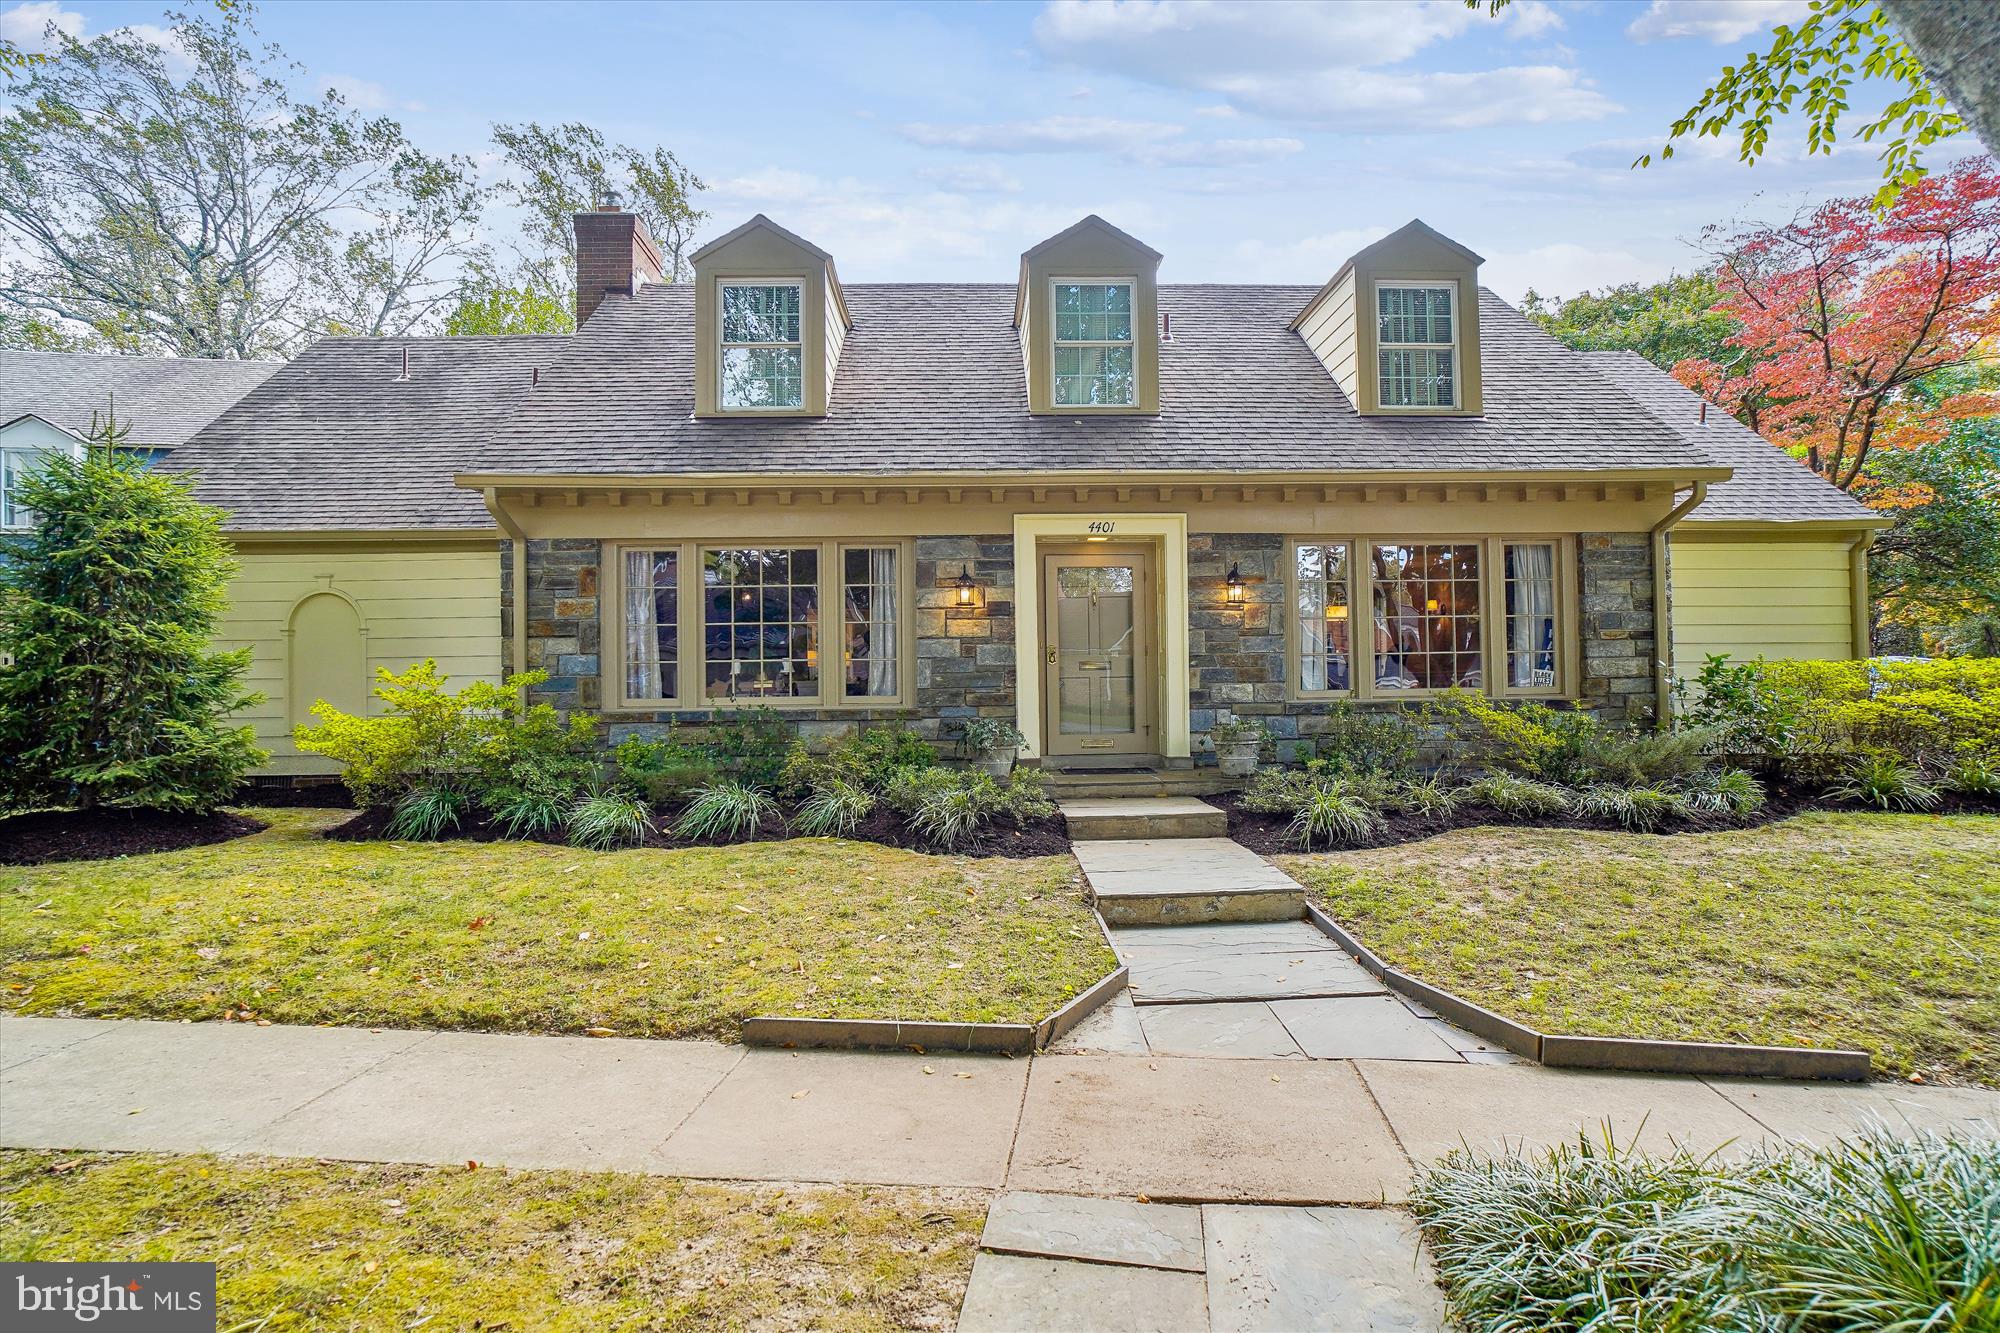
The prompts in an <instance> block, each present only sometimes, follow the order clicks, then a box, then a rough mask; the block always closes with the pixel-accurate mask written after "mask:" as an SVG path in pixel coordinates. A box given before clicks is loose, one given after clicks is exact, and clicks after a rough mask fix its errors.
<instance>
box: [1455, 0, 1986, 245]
mask: <svg viewBox="0 0 2000 1333" xmlns="http://www.w3.org/2000/svg"><path fill="white" fill-rule="evenodd" d="M1508 3H1509V0H1465V7H1466V8H1467V9H1484V10H1486V11H1487V12H1488V13H1492V14H1498V13H1499V12H1500V11H1501V10H1502V9H1505V8H1506V7H1507V5H1508ZM1981 11H1982V7H1980V6H1970V5H1966V4H1964V3H1962V0H1881V3H1879V4H1878V3H1876V2H1875V0H1812V3H1811V9H1810V12H1809V13H1808V14H1807V15H1806V17H1804V18H1803V19H1801V20H1799V22H1797V23H1796V24H1789V23H1781V24H1778V25H1777V26H1776V27H1774V28H1773V29H1772V30H1771V42H1770V45H1769V47H1768V48H1767V49H1766V50H1764V51H1761V52H1759V51H1750V52H1746V53H1745V54H1744V56H1743V59H1742V60H1741V61H1740V62H1739V63H1737V64H1734V65H1724V66H1723V67H1722V72H1721V73H1720V74H1719V75H1717V76H1716V80H1715V82H1714V83H1713V84H1711V85H1709V86H1708V87H1707V88H1705V89H1703V90H1702V94H1701V96H1700V97H1699V98H1697V99H1696V101H1695V104H1694V105H1693V106H1691V107H1689V108H1688V109H1687V111H1686V113H1685V114H1683V115H1682V116H1681V117H1680V118H1679V119H1677V120H1675V121H1674V123H1673V129H1672V132H1671V133H1669V134H1668V136H1667V142H1666V143H1665V144H1664V145H1663V146H1662V147H1661V148H1660V150H1659V151H1658V153H1642V154H1640V156H1639V158H1638V159H1637V160H1636V161H1635V162H1633V163H1632V165H1633V166H1635V167H1646V166H1651V165H1652V164H1653V161H1654V159H1655V158H1656V157H1657V158H1658V159H1659V160H1660V161H1665V160H1667V159H1668V158H1671V157H1672V156H1673V155H1674V145H1675V144H1677V143H1679V142H1680V141H1681V140H1683V139H1685V138H1687V137H1689V136H1691V135H1692V136H1694V137H1697V138H1719V137H1721V136H1722V135H1724V134H1734V135H1736V137H1737V143H1738V151H1737V155H1738V157H1740V158H1741V159H1742V161H1743V162H1744V163H1745V164H1754V163H1755V162H1756V161H1757V160H1758V159H1759V158H1761V157H1763V156H1764V154H1765V152H1766V151H1767V150H1768V149H1769V147H1770V143H1771V126H1772V124H1773V123H1774V122H1775V121H1776V120H1777V118H1778V117H1780V116H1788V115H1790V114H1791V113H1792V111H1793V109H1794V107H1797V108H1798V109H1800V110H1802V111H1803V112H1804V113H1805V121H1806V152H1807V154H1808V155H1811V154H1814V153H1822V154H1828V155H1830V154H1832V152H1833V150H1834V147H1835V145H1836V144H1837V143H1838V142H1839V138H1840V130H1839V127H1840V119H1841V117H1842V116H1843V115H1844V114H1845V113H1846V112H1847V111H1848V109H1849V105H1850V103H1851V101H1852V99H1853V98H1854V97H1855V96H1856V91H1855V85H1856V84H1857V83H1873V84H1876V85H1878V86H1880V87H1882V88H1883V89H1884V90H1885V91H1887V92H1888V93H1889V94H1890V97H1889V101H1888V103H1887V105H1885V106H1884V107H1883V108H1882V110H1881V112H1880V113H1879V114H1878V115H1876V116H1875V118H1874V119H1872V120H1870V121H1868V122H1867V123H1866V124H1864V125H1862V126H1861V128H1860V130H1859V132H1858V134H1857V136H1856V137H1858V138H1859V139H1860V140H1861V141H1862V142H1863V143H1877V142H1879V143H1881V144H1882V152H1881V160H1882V185H1881V188H1880V189H1879V190H1878V191H1877V192H1876V196H1875V202H1876V206H1877V207H1881V208H1886V207H1888V206H1889V205H1890V204H1891V203H1894V202H1895V200H1896V197H1897V196H1898V195H1900V194H1901V193H1902V192H1903V190H1904V189H1905V188H1907V187H1908V186H1909V185H1911V184H1912V183H1914V182H1916V181H1918V180H1921V179H1922V178H1923V176H1924V174H1925V169H1924V165H1923V153H1924V150H1925V149H1926V148H1928V147H1930V146H1931V145H1932V144H1934V143H1936V142H1937V141H1938V140H1940V139H1948V138H1950V137H1952V136H1953V135H1956V134H1960V133H1963V132H1964V131H1965V130H1966V129H1967V128H1968V126H1967V123H1966V121H1965V120H1962V119H1960V117H1959V115H1958V113H1957V112H1956V111H1954V110H1953V109H1952V107H1951V106H1950V105H1948V104H1947V102H1946V91H1952V92H1954V93H1956V94H1957V96H1958V99H1959V100H1960V101H1961V103H1963V105H1964V106H1965V107H1966V109H1967V110H1968V111H1970V112H1971V113H1972V117H1973V127H1974V128H1977V129H1978V131H1979V132H1980V134H1981V135H1982V137H1984V138H1985V141H1986V145H1987V147H1988V148H1993V147H1995V144H1994V143H1993V141H1992V139H1991V137H1990V136H1991V135H1992V134H1993V133H1994V132H1995V130H1996V128H2000V127H1996V125H1995V123H1994V119H1993V117H1994V114H1995V101H1996V97H1995V95H1996V92H2000V80H1996V79H1995V77H1994V75H1993V74H1992V68H1993V60H1992V57H1993V55H1994V54H1995V42H1994V38H1993V23H1992V14H1991V11H1990V8H1988V9H1984V12H1981ZM1905 30H1907V31H1908V32H1909V33H1910V34H1911V35H1912V36H1914V38H1915V39H1916V41H1917V43H1918V44H1919V45H1920V46H1921V51H1922V55H1921V57H1920V55H1919V52H1918V51H1917V50H1914V49H1912V46H1911V44H1910V42H1909V41H1906V40H1905V36H1904V32H1905ZM1927 62H1928V64H1929V66H1930V67H1931V69H1935V70H1936V71H1938V72H1939V74H1940V75H1941V76H1942V79H1941V82H1934V81H1933V79H1932V77H1931V69H1927V68H1926V63H1927Z"/></svg>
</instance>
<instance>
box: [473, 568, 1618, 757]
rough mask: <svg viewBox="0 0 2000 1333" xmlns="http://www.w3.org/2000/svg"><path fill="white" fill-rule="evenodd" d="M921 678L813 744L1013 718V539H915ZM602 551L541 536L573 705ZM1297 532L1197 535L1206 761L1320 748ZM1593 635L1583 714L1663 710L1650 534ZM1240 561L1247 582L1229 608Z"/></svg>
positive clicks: (536, 653)
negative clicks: (1224, 755)
mask: <svg viewBox="0 0 2000 1333" xmlns="http://www.w3.org/2000/svg"><path fill="white" fill-rule="evenodd" d="M915 556H916V569H915V579H916V592H917V595H916V604H915V606H913V607H912V608H911V615H912V617H913V620H914V626H915V638H916V680H915V689H914V694H913V695H912V698H913V701H914V707H911V708H876V709H869V708H839V709H803V710H790V709H788V710H786V713H785V715H786V717H788V718H790V719H793V720H794V721H795V722H796V723H797V725H798V727H799V730H800V731H801V732H802V733H803V734H804V735H806V736H807V737H809V738H814V737H817V738H826V737H831V736H834V735H838V734H840V733H843V732H846V731H850V730H852V729H853V728H854V727H855V726H856V725H857V724H860V723H863V722H868V721H877V720H889V719H896V720H901V721H906V722H908V723H909V724H910V725H912V726H914V727H916V728H917V729H918V730H920V731H922V732H923V733H924V734H925V735H928V736H932V737H934V738H937V739H940V740H944V741H949V740H950V739H951V738H952V737H953V736H954V735H955V734H956V732H957V729H958V725H959V724H960V723H961V722H962V720H963V719H965V718H967V717H972V716H975V715H989V716H996V717H1009V716H1011V715H1012V714H1013V711H1014V700H1015V666H1014V652H1015V634H1016V624H1015V615H1014V608H1015V599H1014V590H1015V582H1014V581H1015V577H1016V572H1015V569H1014V547H1013V541H1012V539H1011V538H1009V537H1007V536H1004V535H1001V536H966V537H925V538H920V539H918V540H917V542H916V544H915ZM601 558H602V557H601V548H600V546H599V544H598V542H596V541H595V540H592V539H578V538H561V539H555V540H534V541H530V542H529V543H528V595H527V615H528V649H527V663H526V665H527V667H528V669H530V670H544V671H547V672H548V673H549V680H548V681H547V682H546V683H545V684H543V685H542V686H540V687H538V688H537V689H536V690H535V691H534V695H533V697H534V699H535V700H536V701H538V702H546V703H550V704H554V705H556V706H557V707H559V708H565V709H568V708H583V709H592V710H596V709H600V708H601V707H602V699H601V696H600V681H599V676H600V668H601V663H602V657H601V654H600V645H601V642H602V635H603V633H604V627H603V618H602V613H601V599H600V597H599V595H598V588H599V577H600V573H601V570H600V560H601ZM1284 558H1285V540H1284V538H1283V536H1282V535H1280V534H1276V533H1193V534H1190V535H1189V537H1188V595H1189V601H1190V608H1189V613H1188V623H1189V660H1188V665H1189V672H1190V680H1189V710H1190V711H1189V729H1190V731H1191V733H1192V737H1193V748H1194V752H1195V755H1196V759H1197V762H1202V761H1204V760H1206V759H1207V758H1208V755H1207V754H1206V753H1205V752H1208V751H1209V750H1210V746H1209V743H1208V732H1209V730H1210V728H1211V727H1212V726H1213V725H1214V723H1215V719H1216V715H1217V714H1218V712H1221V711H1223V710H1227V711H1229V712H1231V713H1234V714H1237V715H1239V716H1256V717H1262V718H1263V719H1264V720H1265V722H1266V723H1267V724H1268V725H1269V726H1270V728H1271V730H1272V732H1273V734H1274V736H1275V737H1276V751H1277V758H1278V759H1280V760H1281V761H1285V762H1294V761H1298V760H1303V759H1308V758H1311V757H1312V755H1313V752H1314V737H1315V736H1316V735H1318V734H1319V733H1320V732H1321V731H1323V730H1324V724H1323V719H1324V717H1325V715H1326V711H1327V707H1328V705H1326V704H1324V703H1317V702H1306V703H1301V702H1296V701H1290V700H1287V699H1286V698H1285V683H1286V674H1285V673H1286V671H1287V669H1288V664H1287V662H1286V659H1285V622H1284V616H1285V609H1286V608H1285V597H1286V579H1285V570H1284V568H1283V561H1284ZM1577 565H1578V568H1577V571H1576V573H1577V580H1576V581H1577V590H1578V602H1579V611H1580V616H1581V624H1580V627H1579V628H1580V630H1581V632H1582V654H1581V661H1582V679H1581V680H1580V682H1579V690H1578V701H1577V706H1578V707H1579V708H1584V709H1588V710H1589V711H1591V712H1593V713H1596V714H1597V715H1598V716H1600V717H1603V718H1604V719H1605V720H1607V721H1626V722H1633V723H1639V722H1644V721H1647V720H1649V719H1650V718H1651V716H1652V709H1653V659H1654V656H1655V654H1656V651H1657V647H1656V639H1655V634H1654V619H1653V617H1654V606H1653V571H1652V544H1651V540H1650V538H1649V537H1648V536H1647V534H1645V533H1643V532H1619V533H1586V534H1583V535H1582V536H1581V537H1579V538H1578V539H1577ZM1232 566H1234V567H1235V568H1236V569H1237V571H1238V572H1239V574H1240V575H1241V576H1242V578H1243V581H1244V584H1245V589H1244V599H1243V601H1241V602H1237V603H1231V602H1228V601H1227V600H1226V598H1225V596H1224V585H1225V580H1226V578H1227V576H1228V573H1229V570H1230V568H1231V567H1232ZM967 570H969V571H970V573H971V574H972V577H973V579H974V581H975V582H976V583H977V584H978V588H977V591H976V592H975V594H974V600H973V602H972V604H971V605H969V606H964V605H961V604H960V603H959V601H958V590H957V581H958V578H959V575H960V574H961V572H964V571H967ZM501 589H502V591H501V597H502V607H501V622H502V633H503V634H505V635H506V636H507V641H508V642H509V643H511V642H512V634H513V617H514V614H515V605H514V600H515V599H514V587H513V562H512V559H511V557H510V554H509V552H508V551H507V550H506V549H505V548H504V546H503V549H502V551H501ZM709 716H711V714H710V713H709V712H708V711H707V710H702V709H693V710H680V711H663V712H614V713H607V714H606V715H605V723H606V726H607V730H608V736H609V739H612V740H617V739H620V738H622V737H623V736H626V735H630V734H641V735H647V734H657V733H659V732H661V731H663V730H664V728H665V725H666V724H667V723H668V722H671V721H685V722H699V721H701V720H704V719H706V718H708V717H709Z"/></svg>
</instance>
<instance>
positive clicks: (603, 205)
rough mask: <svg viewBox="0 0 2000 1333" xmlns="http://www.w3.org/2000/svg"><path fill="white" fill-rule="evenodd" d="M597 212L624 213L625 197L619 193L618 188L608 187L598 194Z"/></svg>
mask: <svg viewBox="0 0 2000 1333" xmlns="http://www.w3.org/2000/svg"><path fill="white" fill-rule="evenodd" d="M597 211H598V212H600V213H623V212H624V211H625V197H624V196H623V195H621V194H619V193H618V187H617V186H615V185H607V186H605V187H604V188H603V189H602V190H599V191H598V192H597Z"/></svg>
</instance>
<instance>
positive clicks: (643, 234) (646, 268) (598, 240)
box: [572, 197, 661, 328]
mask: <svg viewBox="0 0 2000 1333" xmlns="http://www.w3.org/2000/svg"><path fill="white" fill-rule="evenodd" d="M572 221H573V222H574V223H575V225H576V326H577V327H578V328H582V327H583V324H584V321H585V320H587V319H589V318H590V317H591V316H592V315H593V314H595V313H596V312H597V307H598V306H600V305H602V304H604V298H605V297H606V296H608V295H610V294H611V293H613V292H617V293H620V294H622V295H625V296H631V295H633V294H635V293H636V292H637V291H638V290H639V288H640V287H641V286H642V285H643V284H645V283H648V282H659V281H660V280H661V269H660V250H659V247H658V246H656V245H654V244H653V237H652V233H650V232H648V231H647V230H646V223H645V220H644V219H643V218H641V217H640V216H639V215H638V214H637V213H627V212H626V211H625V210H624V209H623V208H621V207H620V206H619V203H618V200H617V199H616V198H615V197H614V198H611V199H607V200H606V201H605V202H603V203H600V204H599V205H598V206H597V208H596V210H595V211H593V212H589V213H578V214H576V215H575V217H574V218H573V219H572Z"/></svg>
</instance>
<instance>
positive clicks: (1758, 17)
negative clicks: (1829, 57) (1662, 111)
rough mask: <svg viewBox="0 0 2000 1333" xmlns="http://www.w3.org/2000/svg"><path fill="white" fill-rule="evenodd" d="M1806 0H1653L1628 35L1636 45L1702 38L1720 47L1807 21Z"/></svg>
mask: <svg viewBox="0 0 2000 1333" xmlns="http://www.w3.org/2000/svg"><path fill="white" fill-rule="evenodd" d="M1808 10H1809V7H1808V5H1807V4H1806V0H1653V3H1652V4H1651V6H1649V7H1648V8H1647V10H1646V12H1645V13H1643V14H1641V15H1640V16H1639V17H1638V18H1636V19H1633V20H1632V22H1631V23H1630V25H1628V26H1627V27H1626V29H1625V35H1626V36H1628V37H1630V38H1631V39H1632V40H1633V41H1635V42H1657V41H1665V40H1670V39H1672V38H1676V37H1699V38H1701V39H1702V40H1704V41H1709V42H1713V43H1715V44H1716V45H1718V46H1720V45H1722V44H1723V43H1725V42H1734V41H1740V40H1741V39H1743V38H1745V37H1748V36H1749V35H1750V34H1751V33H1753V32H1768V31H1769V30H1770V29H1772V28H1774V27H1776V26H1777V25H1778V24H1780V23H1790V22H1792V21H1793V20H1794V19H1800V18H1804V17H1805V15H1806V14H1807V12H1808Z"/></svg>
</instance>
